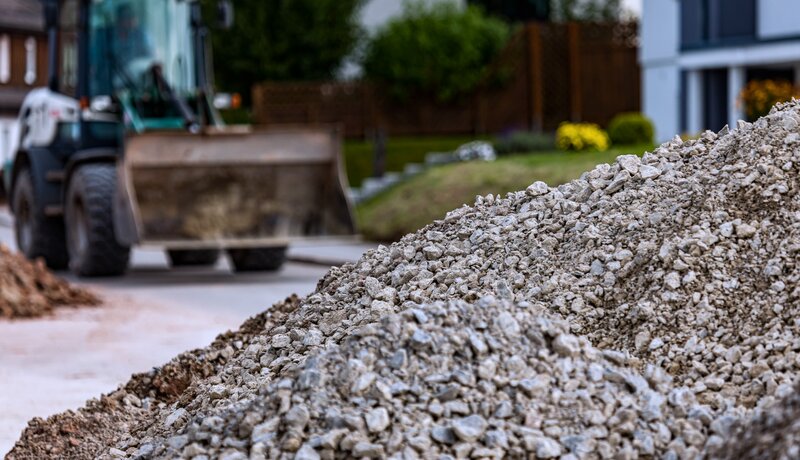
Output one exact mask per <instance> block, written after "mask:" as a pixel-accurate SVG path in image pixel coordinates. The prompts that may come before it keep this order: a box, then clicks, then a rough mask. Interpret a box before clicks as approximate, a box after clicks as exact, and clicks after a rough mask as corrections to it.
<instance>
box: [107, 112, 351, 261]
mask: <svg viewBox="0 0 800 460" xmlns="http://www.w3.org/2000/svg"><path fill="white" fill-rule="evenodd" d="M340 146H341V139H340V137H339V135H338V134H336V131H334V130H330V129H315V130H311V129H286V128H285V129H281V130H265V131H254V132H247V131H245V130H242V129H238V130H236V129H232V128H226V129H224V130H214V131H209V132H204V133H203V134H190V133H183V132H179V133H173V132H159V133H145V134H141V135H135V136H132V137H130V138H128V139H127V140H126V147H125V154H124V156H123V160H122V162H121V164H120V166H119V175H120V179H121V180H120V186H121V189H120V195H121V196H122V199H123V201H127V204H128V207H129V209H130V215H131V217H132V220H133V223H134V226H135V233H136V235H135V242H136V243H139V244H153V245H160V246H166V247H169V248H206V247H218V248H228V247H255V246H276V245H286V244H288V243H289V242H292V241H295V240H302V239H309V238H313V239H317V238H323V237H328V236H342V235H348V236H352V235H353V234H354V233H355V226H354V224H353V217H352V210H351V204H350V202H349V200H348V199H347V197H346V195H345V193H344V187H345V185H346V180H345V179H344V177H343V174H342V168H341V161H340Z"/></svg>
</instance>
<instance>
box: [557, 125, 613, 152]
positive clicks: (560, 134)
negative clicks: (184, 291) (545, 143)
mask: <svg viewBox="0 0 800 460" xmlns="http://www.w3.org/2000/svg"><path fill="white" fill-rule="evenodd" d="M608 144H609V141H608V134H606V132H605V131H603V130H602V129H601V128H600V127H599V126H597V125H596V124H594V123H561V125H559V126H558V129H557V130H556V146H557V147H558V148H559V149H561V150H571V151H576V152H579V151H583V150H597V151H600V152H603V151H606V150H608Z"/></svg>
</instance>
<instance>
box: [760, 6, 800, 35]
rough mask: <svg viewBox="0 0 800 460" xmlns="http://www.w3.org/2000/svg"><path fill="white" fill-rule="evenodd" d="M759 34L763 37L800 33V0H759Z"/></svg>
mask: <svg viewBox="0 0 800 460" xmlns="http://www.w3.org/2000/svg"><path fill="white" fill-rule="evenodd" d="M757 17H758V36H759V38H762V39H770V38H780V37H785V36H792V35H800V19H799V18H800V1H798V0H760V1H758V10H757Z"/></svg>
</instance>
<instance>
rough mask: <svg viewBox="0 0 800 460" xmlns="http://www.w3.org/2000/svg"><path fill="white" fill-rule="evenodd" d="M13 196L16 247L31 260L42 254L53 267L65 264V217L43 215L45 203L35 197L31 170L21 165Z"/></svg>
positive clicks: (48, 264) (67, 258) (54, 268)
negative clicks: (21, 168)
mask: <svg viewBox="0 0 800 460" xmlns="http://www.w3.org/2000/svg"><path fill="white" fill-rule="evenodd" d="M12 200H13V201H12V203H11V209H12V210H13V211H14V235H15V237H16V240H17V247H18V248H19V251H20V252H21V253H23V254H24V255H25V257H27V258H28V259H31V260H33V259H36V258H39V257H41V258H42V259H44V262H45V264H46V265H47V266H48V267H49V268H51V269H53V270H63V269H65V268H67V263H68V261H69V257H68V255H67V240H66V236H65V233H64V221H63V219H60V218H57V217H48V216H45V215H44V206H40V205H39V202H38V201H37V199H36V193H35V191H34V188H33V178H32V177H31V172H30V170H28V169H23V170H21V171H20V172H19V174H18V175H17V177H16V180H15V181H14V193H13V194H12Z"/></svg>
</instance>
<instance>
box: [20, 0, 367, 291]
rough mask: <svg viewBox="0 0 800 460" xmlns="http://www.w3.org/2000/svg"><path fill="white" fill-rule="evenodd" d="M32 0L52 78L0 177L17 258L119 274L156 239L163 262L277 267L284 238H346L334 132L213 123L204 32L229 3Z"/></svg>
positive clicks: (29, 110)
mask: <svg viewBox="0 0 800 460" xmlns="http://www.w3.org/2000/svg"><path fill="white" fill-rule="evenodd" d="M41 1H42V2H43V10H44V15H45V23H46V27H47V34H48V43H49V46H48V50H49V51H48V57H47V58H48V59H47V60H48V67H49V75H48V84H47V87H45V88H37V89H34V90H33V91H31V92H30V93H29V94H28V96H27V97H26V98H25V100H24V103H23V105H22V108H21V111H20V115H19V123H20V127H21V129H20V131H21V137H20V140H19V147H18V149H17V152H16V155H15V157H14V160H13V163H12V166H11V167H10V168H9V169H8V171H6V174H4V176H5V178H6V179H5V180H6V182H7V183H6V184H5V185H6V189H7V190H10V192H11V193H10V197H9V202H10V204H11V209H12V212H13V213H14V216H15V223H16V224H15V232H16V239H17V244H18V246H19V249H20V251H22V252H23V253H24V254H25V255H26V256H27V257H29V258H31V259H33V258H43V259H44V261H45V262H46V264H47V265H48V266H49V267H51V268H53V269H63V268H67V267H68V268H69V269H70V270H71V271H73V272H74V273H76V274H77V275H80V276H114V275H120V274H123V273H124V272H125V270H126V268H127V266H128V261H129V254H130V250H131V247H133V246H156V247H161V248H165V249H166V250H167V253H168V256H169V259H170V261H171V263H172V265H174V266H177V265H199V264H213V263H214V262H215V261H216V260H217V258H218V256H219V254H220V253H221V252H222V251H226V252H227V253H228V255H229V257H230V260H231V262H232V265H233V268H234V270H236V271H256V270H275V269H278V268H279V267H280V266H281V264H282V263H283V262H284V259H285V253H286V248H287V245H288V244H290V243H291V242H295V241H298V240H312V239H320V238H328V237H332V236H343V235H349V236H352V235H353V234H354V233H355V227H354V223H353V218H352V206H351V204H350V202H349V200H348V198H347V196H346V195H345V193H344V187H345V186H346V180H345V179H344V176H343V174H342V167H341V164H340V163H341V161H340V158H341V154H340V146H341V138H340V135H339V134H337V130H336V129H331V128H288V127H287V128H280V129H278V128H271V129H264V130H256V129H253V128H251V127H247V126H226V125H225V124H224V123H223V121H222V120H221V117H220V114H219V111H218V110H217V108H216V107H215V105H214V97H215V95H214V92H213V89H212V86H213V82H212V77H213V75H212V72H211V70H210V69H211V56H210V46H209V43H208V35H209V30H210V28H211V27H212V24H211V23H212V22H213V23H214V24H216V25H218V26H220V27H226V26H230V23H231V21H232V6H231V4H230V2H229V1H219V2H218V3H217V4H216V14H215V15H214V16H215V17H214V18H208V19H210V20H209V21H204V18H203V14H202V13H203V8H201V5H200V4H199V3H198V2H197V1H195V0H41ZM212 20H213V21H212ZM207 23H208V25H206V24H207ZM254 65H255V63H254Z"/></svg>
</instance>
